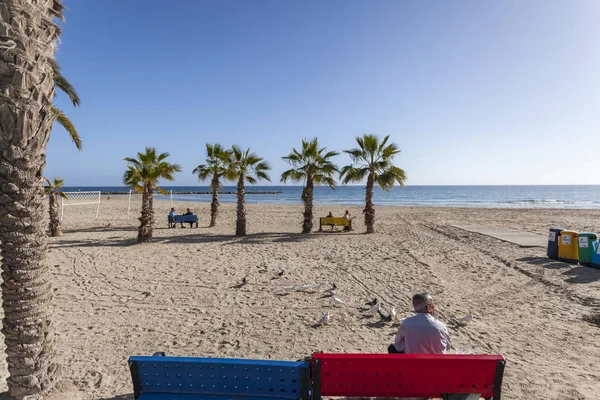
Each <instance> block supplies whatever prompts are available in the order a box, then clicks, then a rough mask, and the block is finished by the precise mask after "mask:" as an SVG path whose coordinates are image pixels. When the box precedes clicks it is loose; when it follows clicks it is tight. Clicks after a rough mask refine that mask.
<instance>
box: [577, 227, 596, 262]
mask: <svg viewBox="0 0 600 400" xmlns="http://www.w3.org/2000/svg"><path fill="white" fill-rule="evenodd" d="M578 236H579V238H578V239H577V247H578V250H577V251H578V252H579V264H582V265H588V266H589V265H590V264H591V263H592V257H593V256H594V253H595V251H596V242H597V241H598V235H596V234H595V233H592V232H579V235H578Z"/></svg>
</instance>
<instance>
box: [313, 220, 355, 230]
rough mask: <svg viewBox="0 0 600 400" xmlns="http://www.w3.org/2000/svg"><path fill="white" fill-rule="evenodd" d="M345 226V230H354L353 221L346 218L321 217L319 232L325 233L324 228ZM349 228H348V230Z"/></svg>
mask: <svg viewBox="0 0 600 400" xmlns="http://www.w3.org/2000/svg"><path fill="white" fill-rule="evenodd" d="M327 225H329V226H331V229H333V227H334V226H343V227H344V230H351V229H352V221H351V220H349V219H346V218H344V217H321V218H319V232H323V226H327ZM346 227H347V228H346Z"/></svg>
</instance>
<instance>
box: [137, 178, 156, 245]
mask: <svg viewBox="0 0 600 400" xmlns="http://www.w3.org/2000/svg"><path fill="white" fill-rule="evenodd" d="M138 220H139V221H140V227H139V228H138V237H137V241H138V243H148V242H150V240H152V230H153V229H154V209H153V204H152V185H150V184H146V185H144V192H143V193H142V215H141V217H140V218H138Z"/></svg>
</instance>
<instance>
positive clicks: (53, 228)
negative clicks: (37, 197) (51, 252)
mask: <svg viewBox="0 0 600 400" xmlns="http://www.w3.org/2000/svg"><path fill="white" fill-rule="evenodd" d="M44 179H45V180H46V186H44V193H45V194H46V195H47V196H48V213H49V214H50V224H49V225H48V230H49V231H50V236H62V229H61V227H60V218H59V216H58V196H60V197H62V198H64V199H66V198H67V196H66V195H65V194H64V193H63V192H62V191H60V190H59V189H60V188H62V187H63V186H64V183H65V180H64V179H63V178H60V177H56V178H54V180H53V181H50V179H48V178H44Z"/></svg>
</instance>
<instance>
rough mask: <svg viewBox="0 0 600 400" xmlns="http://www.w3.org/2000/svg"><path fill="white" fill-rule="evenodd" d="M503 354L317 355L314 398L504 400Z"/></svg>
mask: <svg viewBox="0 0 600 400" xmlns="http://www.w3.org/2000/svg"><path fill="white" fill-rule="evenodd" d="M504 365H505V359H504V357H502V356H501V355H461V354H443V355H435V354H324V353H319V354H313V356H312V359H311V373H312V388H313V396H312V398H313V400H320V399H321V396H351V397H433V398H442V399H445V400H455V399H456V400H458V399H462V400H472V399H477V400H479V398H480V396H481V397H483V398H485V399H494V400H500V395H501V386H502V376H503V374H504Z"/></svg>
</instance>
